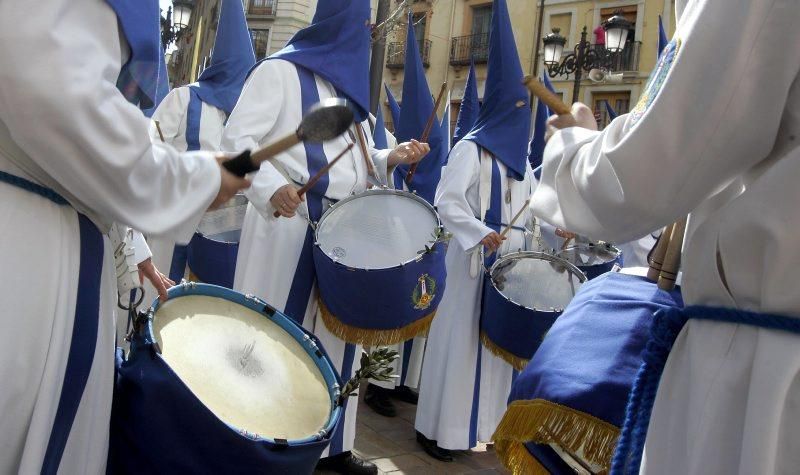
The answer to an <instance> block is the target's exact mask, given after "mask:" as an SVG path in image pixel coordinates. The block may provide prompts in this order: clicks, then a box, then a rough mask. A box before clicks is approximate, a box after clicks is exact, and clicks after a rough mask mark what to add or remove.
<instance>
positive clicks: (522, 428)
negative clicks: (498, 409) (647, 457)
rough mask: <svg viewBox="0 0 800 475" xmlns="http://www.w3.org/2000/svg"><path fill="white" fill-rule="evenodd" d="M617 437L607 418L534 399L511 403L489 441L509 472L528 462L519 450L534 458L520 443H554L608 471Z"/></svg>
mask: <svg viewBox="0 0 800 475" xmlns="http://www.w3.org/2000/svg"><path fill="white" fill-rule="evenodd" d="M618 437H619V428H617V427H616V426H614V425H612V424H609V423H608V422H606V421H603V420H601V419H598V418H596V417H594V416H592V415H589V414H586V413H585V412H581V411H577V410H575V409H572V408H569V407H566V406H562V405H561V404H556V403H554V402H550V401H545V400H544V399H533V400H521V401H514V402H512V403H511V404H510V405H509V406H508V409H507V410H506V413H505V415H504V416H503V420H501V421H500V424H499V425H498V426H497V430H496V431H495V433H494V435H493V436H492V440H494V441H495V449H496V450H497V456H498V457H499V458H500V460H501V461H502V462H503V464H505V466H506V467H508V468H509V469H510V470H512V471H514V470H515V467H517V466H522V465H524V464H527V463H528V462H525V461H524V457H523V454H522V451H524V452H525V455H528V457H529V458H533V457H531V456H530V454H529V453H528V451H527V449H526V448H525V446H524V445H523V444H525V443H527V442H533V443H536V444H557V445H559V446H561V447H563V448H564V449H566V450H567V451H569V452H573V453H577V452H579V451H580V453H581V456H582V457H583V458H584V459H585V460H586V461H587V462H589V463H590V464H592V465H597V466H600V467H603V468H604V469H605V470H606V471H607V470H609V469H610V468H611V458H612V457H613V456H614V449H615V447H616V445H617V438H618ZM514 473H526V472H516V471H515V472H514ZM532 473H536V472H532Z"/></svg>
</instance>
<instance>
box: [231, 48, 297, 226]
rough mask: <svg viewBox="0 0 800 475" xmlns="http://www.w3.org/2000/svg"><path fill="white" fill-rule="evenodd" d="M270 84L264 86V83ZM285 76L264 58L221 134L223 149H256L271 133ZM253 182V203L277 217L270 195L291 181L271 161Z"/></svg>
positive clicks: (269, 216) (250, 197)
mask: <svg viewBox="0 0 800 475" xmlns="http://www.w3.org/2000/svg"><path fill="white" fill-rule="evenodd" d="M267 84H268V85H269V87H265V85H267ZM284 90H285V88H284V84H283V77H282V74H281V72H280V71H279V70H278V69H277V68H276V65H275V62H274V61H264V62H263V63H261V65H259V66H258V67H257V68H256V69H255V70H254V71H253V72H252V74H251V75H250V77H249V78H248V79H247V82H245V84H244V88H243V89H242V93H241V95H240V96H239V101H238V102H237V103H236V107H235V108H234V109H233V112H231V115H230V117H229V118H228V122H227V124H226V125H225V131H224V132H223V134H222V144H221V148H222V150H225V151H229V152H238V151H242V150H254V149H256V148H258V146H259V144H260V143H261V142H262V141H263V140H264V138H265V137H266V136H267V135H268V134H269V133H270V131H271V130H272V128H273V127H274V125H275V124H276V122H277V120H278V118H279V117H280V113H281V110H282V108H283V102H284V94H282V93H281V91H284ZM251 178H252V181H253V184H252V186H251V187H250V188H249V189H248V190H246V191H245V195H246V196H247V199H248V200H249V201H250V203H251V204H252V205H253V206H254V207H255V209H256V210H258V212H259V213H260V214H261V216H263V217H264V219H266V220H271V219H275V218H274V217H273V215H272V214H273V213H274V212H275V208H274V207H273V206H272V203H270V198H272V195H274V194H275V192H276V191H278V189H280V188H281V187H283V186H286V185H288V184H289V182H288V181H287V180H286V178H285V177H284V176H283V175H282V174H281V173H280V172H279V171H278V169H277V168H275V166H273V165H272V163H270V161H265V162H262V163H261V168H260V169H259V170H258V172H256V173H255V175H254V176H252V177H251Z"/></svg>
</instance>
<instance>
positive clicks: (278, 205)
mask: <svg viewBox="0 0 800 475" xmlns="http://www.w3.org/2000/svg"><path fill="white" fill-rule="evenodd" d="M303 201H305V199H304V198H303V197H302V196H298V194H297V188H296V187H295V186H294V185H283V186H282V187H280V188H278V191H276V192H275V193H273V195H272V198H270V199H269V202H270V203H272V207H273V208H275V211H277V212H278V213H280V215H281V216H283V217H284V218H291V217H292V216H294V214H295V212H296V211H297V208H298V207H299V206H300V203H302V202H303Z"/></svg>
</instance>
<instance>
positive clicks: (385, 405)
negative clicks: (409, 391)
mask: <svg viewBox="0 0 800 475" xmlns="http://www.w3.org/2000/svg"><path fill="white" fill-rule="evenodd" d="M390 392H391V391H389V390H387V389H383V388H381V387H378V386H375V385H374V384H368V385H367V392H366V394H365V395H364V402H365V403H367V406H369V407H371V408H372V410H373V411H375V412H377V413H378V414H380V415H382V416H385V417H395V416H397V409H396V408H395V407H394V404H392V401H391V400H389V395H388V393H390Z"/></svg>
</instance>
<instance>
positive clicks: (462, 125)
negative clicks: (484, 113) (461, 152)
mask: <svg viewBox="0 0 800 475" xmlns="http://www.w3.org/2000/svg"><path fill="white" fill-rule="evenodd" d="M479 109H480V104H479V103H478V78H477V77H476V76H475V62H474V61H470V63H469V74H468V75H467V83H466V85H465V86H464V97H462V98H461V108H460V109H459V110H458V118H457V119H456V130H455V132H453V145H455V144H456V143H458V141H459V140H461V139H463V138H464V136H465V135H467V134H468V133H469V131H470V130H472V127H473V126H474V125H475V121H476V120H478V112H479Z"/></svg>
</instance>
